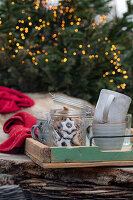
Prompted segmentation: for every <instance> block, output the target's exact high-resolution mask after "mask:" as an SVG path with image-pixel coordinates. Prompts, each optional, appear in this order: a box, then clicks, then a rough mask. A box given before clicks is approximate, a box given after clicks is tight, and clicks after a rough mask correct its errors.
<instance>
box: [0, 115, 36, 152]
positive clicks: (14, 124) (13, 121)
mask: <svg viewBox="0 0 133 200" xmlns="http://www.w3.org/2000/svg"><path fill="white" fill-rule="evenodd" d="M35 124H36V118H35V117H34V116H32V115H30V114H29V113H27V112H18V113H16V114H15V115H13V116H12V117H10V118H9V119H8V120H7V121H6V122H5V124H4V126H3V130H4V132H5V133H9V138H8V139H7V140H6V141H5V142H3V143H2V144H0V152H6V153H18V152H20V151H21V150H22V147H23V144H24V141H25V138H27V137H31V127H32V126H33V125H35Z"/></svg>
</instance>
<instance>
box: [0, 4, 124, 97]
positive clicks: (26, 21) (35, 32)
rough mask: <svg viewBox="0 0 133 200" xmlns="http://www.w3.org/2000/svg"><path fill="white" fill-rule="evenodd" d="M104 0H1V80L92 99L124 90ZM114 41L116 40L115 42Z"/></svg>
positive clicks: (23, 86)
mask: <svg viewBox="0 0 133 200" xmlns="http://www.w3.org/2000/svg"><path fill="white" fill-rule="evenodd" d="M108 3H109V0H95V1H92V0H82V1H81V0H62V1H59V2H58V1H50V0H49V1H48V0H44V1H43V0H36V1H35V0H34V1H33V0H29V1H28V0H12V1H10V0H6V1H4V2H2V5H1V10H0V13H1V19H0V24H1V25H0V31H1V40H0V49H1V52H0V57H1V58H2V59H1V61H0V65H1V66H0V67H1V69H0V70H1V75H0V76H1V77H0V84H1V85H3V84H4V85H7V86H13V87H15V88H17V89H21V90H23V91H36V90H37V91H61V92H65V93H67V94H69V95H72V96H77V97H80V98H84V99H87V100H93V101H95V100H96V99H97V96H98V93H99V91H100V89H102V88H109V89H114V90H118V91H121V90H124V89H125V88H126V80H127V78H128V75H127V71H126V70H125V69H124V67H123V66H122V64H121V62H120V51H119V48H117V47H116V45H115V43H114V41H115V40H111V38H112V35H110V33H111V30H112V23H113V21H110V20H109V19H108V17H107V16H106V15H107V14H108V12H109V10H110V8H109V6H108ZM117 44H118V43H117Z"/></svg>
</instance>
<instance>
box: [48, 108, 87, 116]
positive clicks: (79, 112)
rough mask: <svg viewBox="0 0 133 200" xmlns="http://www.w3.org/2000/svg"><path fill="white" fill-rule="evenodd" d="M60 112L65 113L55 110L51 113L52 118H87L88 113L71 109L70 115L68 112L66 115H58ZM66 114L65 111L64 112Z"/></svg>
mask: <svg viewBox="0 0 133 200" xmlns="http://www.w3.org/2000/svg"><path fill="white" fill-rule="evenodd" d="M58 112H63V110H62V109H53V110H51V111H50V115H51V117H52V116H53V117H59V116H64V117H66V116H67V117H68V116H69V117H72V116H74V117H75V116H83V117H85V116H86V112H85V111H83V110H80V111H79V110H70V109H69V111H68V113H67V112H66V113H58ZM64 112H65V111H64Z"/></svg>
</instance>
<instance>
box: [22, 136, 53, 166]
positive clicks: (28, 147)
mask: <svg viewBox="0 0 133 200" xmlns="http://www.w3.org/2000/svg"><path fill="white" fill-rule="evenodd" d="M25 153H26V154H30V155H31V156H32V157H34V158H35V159H37V160H39V161H40V162H42V163H44V162H46V163H49V162H51V150H50V148H49V147H48V146H46V145H44V144H42V143H40V142H38V141H37V140H34V139H32V138H27V139H26V142H25Z"/></svg>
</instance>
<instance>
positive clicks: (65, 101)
mask: <svg viewBox="0 0 133 200" xmlns="http://www.w3.org/2000/svg"><path fill="white" fill-rule="evenodd" d="M50 95H51V96H52V99H53V101H54V102H55V103H56V104H61V105H63V106H64V105H66V106H68V107H70V108H71V109H75V110H83V111H85V112H86V115H92V113H93V110H92V108H91V107H90V106H88V105H87V103H84V102H81V101H80V100H75V99H73V98H71V97H65V96H61V95H57V94H56V95H55V94H51V93H50Z"/></svg>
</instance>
